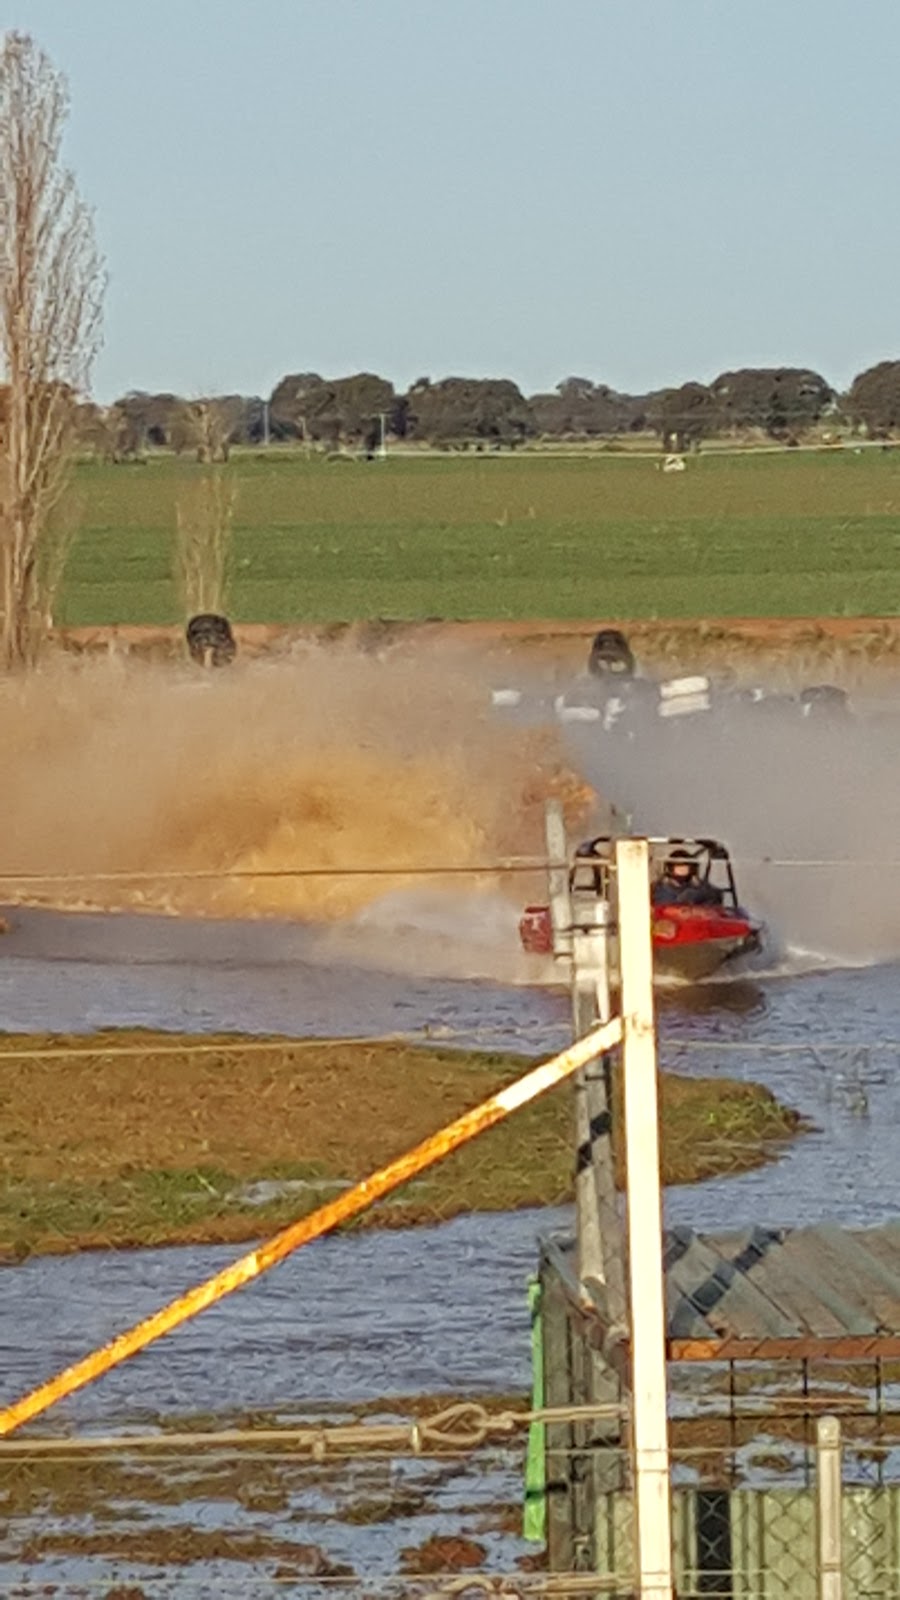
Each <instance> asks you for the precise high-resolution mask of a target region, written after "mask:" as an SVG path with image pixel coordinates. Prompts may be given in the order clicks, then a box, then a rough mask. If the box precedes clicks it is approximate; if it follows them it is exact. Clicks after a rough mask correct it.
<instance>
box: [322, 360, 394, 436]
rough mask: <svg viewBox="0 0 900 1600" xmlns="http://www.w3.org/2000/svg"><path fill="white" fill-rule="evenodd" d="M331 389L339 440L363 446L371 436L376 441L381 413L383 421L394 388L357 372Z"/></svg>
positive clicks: (390, 384)
mask: <svg viewBox="0 0 900 1600" xmlns="http://www.w3.org/2000/svg"><path fill="white" fill-rule="evenodd" d="M332 387H333V394H334V406H335V412H336V414H337V417H338V419H339V422H340V429H341V438H342V439H343V440H345V442H347V443H353V442H355V441H358V440H361V441H363V442H365V440H366V439H367V438H370V437H372V436H373V435H374V437H376V438H377V437H378V436H379V435H380V431H381V430H380V421H379V419H380V417H381V413H382V412H384V413H385V414H386V418H387V417H390V416H391V414H392V412H393V408H394V402H395V399H396V396H395V394H394V385H393V384H392V383H389V382H388V380H387V378H379V377H376V376H375V374H374V373H372V372H357V373H355V374H354V375H353V376H352V377H350V378H338V379H336V380H335V382H334V384H333V386H332Z"/></svg>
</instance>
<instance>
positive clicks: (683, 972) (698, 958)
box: [519, 836, 762, 983]
mask: <svg viewBox="0 0 900 1600" xmlns="http://www.w3.org/2000/svg"><path fill="white" fill-rule="evenodd" d="M614 849H615V840H614V839H612V838H608V837H606V836H602V837H600V838H597V839H590V840H588V841H587V842H586V843H585V844H583V845H580V846H579V848H578V850H577V852H576V857H575V862H574V865H573V866H572V869H571V872H570V874H569V888H570V893H571V894H572V896H573V897H574V898H576V899H582V898H583V897H584V896H586V895H590V894H594V895H596V896H597V897H598V898H599V899H603V900H606V899H608V898H609V895H610V893H611V875H610V868H611V865H612V858H613V852H614ZM650 850H651V864H650V865H651V898H652V902H653V918H652V923H651V929H652V938H653V956H654V963H655V967H656V971H657V972H658V973H659V974H660V975H666V976H673V977H678V978H681V979H682V981H684V982H688V983H691V982H695V981H696V980H697V979H698V978H708V977H709V976H710V975H711V974H712V973H713V972H717V971H718V970H719V968H720V967H722V966H724V965H725V963H726V962H729V961H733V960H735V958H736V957H737V956H742V955H748V954H750V953H751V952H753V951H755V950H758V949H759V948H760V945H761V936H762V924H761V923H759V922H757V921H755V920H754V919H753V918H752V917H750V916H749V915H748V913H747V912H746V911H745V910H744V909H743V908H742V906H741V905H740V903H739V901H738V896H737V887H736V885H735V880H734V871H733V869H732V865H731V858H730V856H729V854H728V851H727V850H726V849H725V846H724V845H722V844H719V842H718V841H717V840H715V839H653V840H651V841H650ZM673 857H679V858H681V859H682V860H684V859H687V860H689V861H690V862H692V863H693V872H694V876H693V878H692V888H691V899H690V900H687V901H686V902H684V903H679V902H677V901H673V900H672V899H670V898H668V897H667V887H666V886H664V878H665V868H666V862H667V861H669V860H671V859H672V858H673ZM519 937H520V939H521V942H522V948H523V949H524V950H525V951H526V952H527V953H528V954H529V955H541V956H548V955H552V954H553V953H554V938H553V921H552V918H551V914H550V907H549V906H546V905H531V906H526V907H525V910H524V911H523V913H522V916H521V918H520V920H519ZM613 954H614V956H615V951H614V952H613Z"/></svg>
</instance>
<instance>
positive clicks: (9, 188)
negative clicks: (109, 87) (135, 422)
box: [0, 33, 105, 667]
mask: <svg viewBox="0 0 900 1600" xmlns="http://www.w3.org/2000/svg"><path fill="white" fill-rule="evenodd" d="M67 111H68V96H67V92H66V86H65V83H64V80H63V79H62V77H61V76H60V75H59V73H58V72H57V71H56V70H55V69H54V67H53V66H52V64H51V62H50V61H49V59H48V57H47V56H46V55H45V54H44V53H43V51H42V50H40V49H39V48H38V46H37V45H36V44H35V43H34V41H33V40H32V39H30V38H29V37H28V36H27V35H25V34H21V33H8V34H7V35H6V37H5V39H4V40H3V43H2V47H0V351H2V362H3V367H4V369H5V378H6V384H7V388H6V395H5V400H6V404H5V409H4V415H3V417H2V419H0V432H2V440H0V613H2V614H0V657H2V661H3V664H4V665H5V666H7V667H14V666H23V665H27V664H29V663H30V662H32V661H33V660H34V659H35V657H36V655H37V652H38V650H39V647H40V645H41V643H42V641H43V638H44V636H45V634H46V630H47V625H48V621H49V618H50V611H51V607H52V601H53V595H54V592H55V589H56V587H57V585H58V583H59V581H60V578H61V576H62V568H63V563H64V560H65V553H66V544H67V539H68V536H69V534H70V532H71V523H70V522H69V521H68V520H67V519H64V518H62V517H61V516H60V501H61V499H62V496H63V492H64V490H65V487H66V484H67V479H68V469H69V465H70V463H71V460H72V456H73V452H74V449H75V445H76V437H75V418H76V407H77V405H78V402H79V400H80V398H82V397H83V395H84V394H85V393H86V391H87V387H88V382H89V377H90V370H91V366H92V363H93V359H94V356H95V354H96V351H97V348H98V345H99V340H100V317H101V310H102V302H103V291H104V287H105V277H104V272H103V268H102V264H101V261H100V258H99V256H98V253H97V247H96V243H95V239H94V228H93V222H92V219H91V214H90V212H89V211H88V209H87V207H86V206H85V204H84V202H83V201H82V199H81V197H80V196H79V194H78V190H77V188H76V185H75V180H74V177H73V176H72V174H71V173H70V172H69V171H67V169H66V168H65V167H64V166H63V165H62V161H61V145H62V133H63V126H64V123H65V120H66V115H67Z"/></svg>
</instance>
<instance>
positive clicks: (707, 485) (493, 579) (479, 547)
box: [57, 451, 900, 625]
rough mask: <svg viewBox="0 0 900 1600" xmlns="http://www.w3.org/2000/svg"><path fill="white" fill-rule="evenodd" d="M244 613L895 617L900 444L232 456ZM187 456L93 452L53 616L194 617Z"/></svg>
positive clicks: (295, 616) (286, 619)
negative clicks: (691, 454) (664, 457)
mask: <svg viewBox="0 0 900 1600" xmlns="http://www.w3.org/2000/svg"><path fill="white" fill-rule="evenodd" d="M227 470H228V473H229V474H230V475H231V477H232V478H233V480H234V482H235V485H236V487H237V491H238V500H237V509H236V515H235V523H234V541H235V542H234V580H235V581H234V595H233V604H232V611H233V615H234V617H235V618H236V619H237V620H239V621H243V622H271V623H290V622H328V621H337V620H354V619H359V618H364V617H373V616H381V617H388V618H399V619H410V618H419V619H421V618H426V617H446V618H449V619H461V620H462V619H484V618H530V617H548V616H552V617H556V618H559V619H566V618H587V617H593V616H603V617H613V616H620V617H629V618H641V617H658V616H664V617H672V618H679V617H696V616H702V615H707V616H710V615H715V616H721V617H728V616H753V615H756V616H785V615H786V616H792V615H793V616H831V615H837V616H841V615H857V614H858V615H880V616H883V615H887V614H894V613H896V612H898V611H900V533H898V513H900V452H893V451H892V452H890V453H887V454H884V455H882V454H881V453H879V452H875V451H866V452H864V453H862V454H861V455H859V456H856V455H854V454H853V453H852V452H850V451H846V452H833V453H830V454H829V453H823V454H821V455H819V454H815V453H811V454H806V453H803V454H799V455H796V456H777V455H775V456H757V457H753V456H746V457H740V456H738V457H731V456H729V457H723V456H716V455H709V456H704V457H700V458H698V459H696V460H692V461H690V462H689V465H688V470H687V471H686V472H685V473H683V474H680V475H677V476H666V475H664V474H662V473H661V472H660V471H659V470H658V467H657V462H656V461H655V460H654V459H653V458H644V459H640V458H638V459H633V458H627V457H604V456H602V455H598V456H595V457H593V458H592V459H584V460H577V459H573V460H568V459H553V458H552V457H542V456H532V457H528V456H525V457H516V458H504V459H487V460H486V459H480V460H471V459H449V460H435V459H423V460H416V459H409V458H406V459H402V458H394V459H393V460H388V461H387V462H383V461H379V462H370V463H364V462H360V463H352V464H347V465H345V466H342V467H339V468H335V466H334V465H333V464H332V465H329V464H328V463H327V462H325V461H324V460H322V459H313V460H310V461H307V460H306V459H304V458H303V457H302V456H301V455H300V454H290V453H287V452H286V453H284V454H283V455H280V456H278V455H271V454H270V455H262V454H260V455H254V454H252V453H248V454H245V455H239V456H237V457H236V458H235V460H234V462H233V463H232V465H231V467H229V468H228V469H227ZM195 474H196V468H195V467H193V466H192V465H191V463H189V462H184V461H178V460H175V459H174V458H170V457H163V456H160V457H158V458H154V459H151V460H150V461H148V462H147V464H146V465H144V466H140V467H132V468H124V467H111V466H102V465H99V464H96V463H84V464H82V465H81V466H80V468H79V469H78V473H77V485H76V488H77V493H78V497H79V500H80V502H81V504H82V505H83V507H84V513H83V521H82V527H81V531H80V533H79V535H78V537H77V539H76V542H75V545H74V547H73V551H72V555H71V558H70V562H69V568H68V572H67V575H66V582H65V585H64V589H63V593H62V596H61V599H60V604H59V607H58V616H57V621H58V622H60V623H63V624H69V625H87V624H96V625H102V624H112V623H148V624H151V623H152V624H167V623H175V622H179V621H181V620H183V618H182V617H181V610H180V606H179V604H178V600H177V594H176V586H175V583H174V580H173V572H174V529H175V505H176V499H177V495H178V492H179V488H182V489H183V487H184V485H185V483H186V482H189V481H194V479H195Z"/></svg>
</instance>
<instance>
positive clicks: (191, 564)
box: [175, 467, 237, 619]
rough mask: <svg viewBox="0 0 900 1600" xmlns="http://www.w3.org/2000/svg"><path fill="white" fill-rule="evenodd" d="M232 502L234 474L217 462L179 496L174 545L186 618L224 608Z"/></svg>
mask: <svg viewBox="0 0 900 1600" xmlns="http://www.w3.org/2000/svg"><path fill="white" fill-rule="evenodd" d="M236 504H237V489H236V486H235V483H234V479H233V478H231V477H230V475H229V474H228V473H227V472H223V470H222V468H221V467H211V468H208V469H207V470H206V471H205V472H204V473H203V474H202V475H199V476H198V477H197V478H196V479H195V481H194V482H192V483H190V484H188V485H186V486H185V488H184V490H183V491H182V493H181V494H179V496H178V501H177V505H176V508H175V516H176V550H177V560H178V580H179V587H180V590H181V599H182V604H183V606H184V612H185V618H186V619H187V618H189V617H193V616H197V615H198V613H203V612H215V613H218V614H221V613H223V612H224V611H225V608H226V606H227V603H228V584H229V579H230V576H231V573H230V557H231V530H232V524H233V522H234V511H235V506H236Z"/></svg>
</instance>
